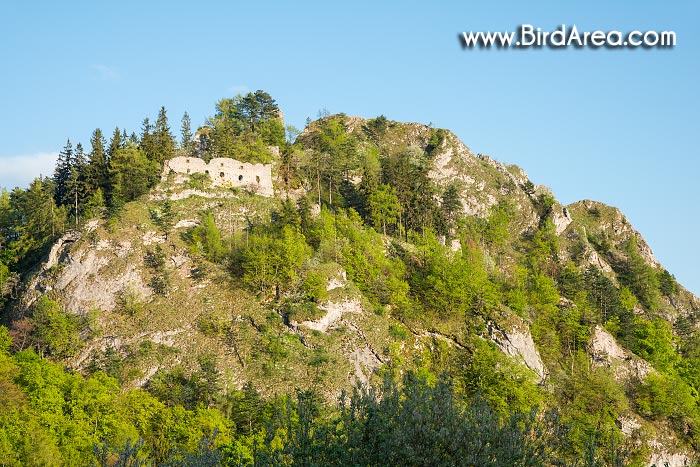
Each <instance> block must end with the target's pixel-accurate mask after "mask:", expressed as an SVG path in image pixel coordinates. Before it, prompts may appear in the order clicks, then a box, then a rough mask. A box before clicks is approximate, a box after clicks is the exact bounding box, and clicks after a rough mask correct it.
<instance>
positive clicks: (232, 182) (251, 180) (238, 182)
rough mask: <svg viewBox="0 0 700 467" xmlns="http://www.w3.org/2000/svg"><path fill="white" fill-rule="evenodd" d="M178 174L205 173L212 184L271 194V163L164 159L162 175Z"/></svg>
mask: <svg viewBox="0 0 700 467" xmlns="http://www.w3.org/2000/svg"><path fill="white" fill-rule="evenodd" d="M171 171H172V172H175V173H179V174H196V173H206V174H209V177H211V180H212V185H213V186H222V187H237V188H244V189H247V190H251V191H253V192H254V193H257V194H259V195H263V196H272V195H273V194H274V191H273V188H272V164H249V163H248V162H240V161H237V160H236V159H230V158H224V157H218V158H214V159H212V160H210V161H209V163H208V164H207V163H206V162H204V161H203V160H202V159H200V158H198V157H184V156H180V157H175V158H173V159H170V160H168V161H165V164H164V166H163V177H164V178H165V177H167V176H168V174H169V173H170V172H171Z"/></svg>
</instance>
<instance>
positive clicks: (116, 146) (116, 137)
mask: <svg viewBox="0 0 700 467" xmlns="http://www.w3.org/2000/svg"><path fill="white" fill-rule="evenodd" d="M123 145H124V144H123V142H122V134H121V132H120V131H119V127H116V128H115V129H114V133H113V134H112V140H111V141H110V142H109V159H110V161H111V159H112V157H113V156H114V154H116V152H117V151H118V150H120V149H121V148H122V147H123Z"/></svg>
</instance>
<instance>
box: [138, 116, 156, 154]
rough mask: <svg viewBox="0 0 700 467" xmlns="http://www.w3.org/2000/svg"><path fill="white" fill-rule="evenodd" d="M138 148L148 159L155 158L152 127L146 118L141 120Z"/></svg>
mask: <svg viewBox="0 0 700 467" xmlns="http://www.w3.org/2000/svg"><path fill="white" fill-rule="evenodd" d="M139 148H141V150H142V151H143V152H144V153H145V154H146V156H147V157H148V158H149V159H154V158H155V153H156V148H155V137H154V136H153V125H151V121H150V120H149V119H148V117H146V118H144V119H143V123H142V124H141V142H140V144H139Z"/></svg>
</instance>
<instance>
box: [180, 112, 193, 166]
mask: <svg viewBox="0 0 700 467" xmlns="http://www.w3.org/2000/svg"><path fill="white" fill-rule="evenodd" d="M191 124H192V122H191V121H190V116H189V114H188V113H187V112H185V115H183V116H182V127H181V129H180V132H181V134H182V146H181V147H182V149H183V150H184V151H185V155H186V156H191V155H192V152H193V151H192V149H193V143H192V128H191Z"/></svg>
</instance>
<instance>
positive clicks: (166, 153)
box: [153, 107, 175, 163]
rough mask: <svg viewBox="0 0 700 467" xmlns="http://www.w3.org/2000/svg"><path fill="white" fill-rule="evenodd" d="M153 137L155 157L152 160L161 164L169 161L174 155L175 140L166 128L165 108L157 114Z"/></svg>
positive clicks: (167, 127)
mask: <svg viewBox="0 0 700 467" xmlns="http://www.w3.org/2000/svg"><path fill="white" fill-rule="evenodd" d="M153 137H154V139H155V154H154V156H155V157H153V160H155V161H157V162H159V163H163V161H166V160H168V159H171V158H172V157H173V156H174V155H175V138H174V137H173V135H172V133H171V132H170V127H169V126H168V116H167V114H166V112H165V107H161V108H160V112H158V120H157V121H156V127H155V129H154V131H153Z"/></svg>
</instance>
